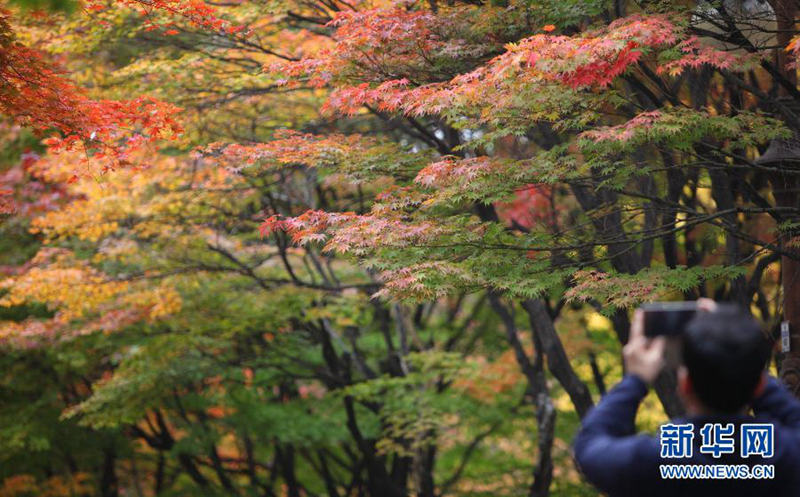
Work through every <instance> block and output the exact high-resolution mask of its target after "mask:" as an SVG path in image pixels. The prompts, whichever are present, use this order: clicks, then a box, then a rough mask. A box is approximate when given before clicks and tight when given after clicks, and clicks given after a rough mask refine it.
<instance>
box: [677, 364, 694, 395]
mask: <svg viewBox="0 0 800 497" xmlns="http://www.w3.org/2000/svg"><path fill="white" fill-rule="evenodd" d="M678 392H679V393H680V394H681V396H682V397H683V398H688V397H691V395H692V394H693V393H694V388H692V380H691V378H689V370H688V369H686V366H679V367H678Z"/></svg>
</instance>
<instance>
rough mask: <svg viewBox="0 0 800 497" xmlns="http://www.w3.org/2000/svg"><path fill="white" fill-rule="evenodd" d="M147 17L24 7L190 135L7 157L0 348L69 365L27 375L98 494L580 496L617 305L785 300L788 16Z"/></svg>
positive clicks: (396, 11) (774, 11)
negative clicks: (32, 251)
mask: <svg viewBox="0 0 800 497" xmlns="http://www.w3.org/2000/svg"><path fill="white" fill-rule="evenodd" d="M141 5H142V4H138V3H135V2H123V3H120V4H112V5H109V6H108V7H104V8H100V5H99V4H98V5H97V6H96V8H93V9H92V11H91V12H90V13H88V14H86V17H80V18H71V19H69V20H66V21H64V22H60V23H57V24H56V25H55V26H52V25H49V26H47V29H49V30H50V32H53V31H55V32H57V33H58V36H56V37H45V36H43V35H42V32H43V31H42V26H41V25H37V23H35V22H31V23H29V24H28V25H26V26H24V27H20V28H19V29H20V33H23V34H24V35H25V36H29V37H31V38H32V39H36V40H38V42H39V44H40V47H39V48H40V50H42V51H43V52H44V51H56V50H58V51H59V52H60V53H64V54H66V56H65V57H64V58H65V61H64V65H65V67H67V68H68V69H73V70H74V69H76V68H85V67H86V61H87V60H91V61H92V65H91V68H92V70H91V71H86V70H83V71H76V74H79V75H78V76H76V77H77V79H78V80H79V81H78V82H79V83H80V84H81V85H84V86H87V87H92V88H96V89H97V90H96V92H97V93H98V97H102V98H108V99H120V98H121V97H122V96H124V95H129V94H131V93H133V94H151V95H152V96H153V100H150V99H148V100H139V102H140V103H139V104H138V105H144V106H147V105H151V104H152V105H157V106H158V107H157V109H158V111H157V112H158V115H159V116H163V118H164V119H170V120H172V119H174V116H173V115H172V112H171V111H168V110H165V109H169V108H168V107H162V105H166V104H160V103H158V104H156V103H155V102H162V101H164V102H172V103H173V104H175V105H180V106H181V107H183V108H184V109H185V111H184V113H183V115H182V118H183V119H182V122H183V123H184V126H185V127H186V130H185V133H184V134H183V135H181V136H180V137H179V138H178V139H177V140H174V141H173V142H172V143H171V145H170V148H168V149H164V150H162V151H160V152H159V151H158V150H156V147H157V146H158V145H159V143H157V141H153V142H152V143H150V142H149V143H143V144H141V146H139V147H137V148H135V149H131V150H126V151H125V152H124V159H125V164H129V165H130V166H133V167H127V168H116V167H115V169H118V170H116V171H114V172H113V173H109V174H105V175H103V176H101V177H99V178H92V177H88V176H80V177H74V178H73V175H74V174H75V173H74V169H75V165H76V164H81V161H82V160H83V158H82V157H81V154H80V153H79V148H77V147H71V148H70V147H65V148H63V149H58V148H56V149H51V150H49V151H47V153H46V154H45V155H44V156H43V158H42V159H41V160H38V161H36V163H35V164H31V165H29V166H28V169H27V170H28V171H29V174H30V176H31V177H32V179H33V180H34V181H38V182H41V183H42V184H46V185H51V184H52V185H59V186H58V188H62V189H63V190H64V194H65V195H66V200H63V202H65V203H64V205H63V206H60V207H59V208H57V209H54V210H48V211H47V212H45V213H43V214H40V213H36V212H31V213H30V214H28V213H25V214H24V215H26V216H28V217H30V218H33V219H32V221H31V223H32V224H31V227H32V230H33V232H34V234H35V235H36V236H37V237H38V240H39V241H41V242H42V243H44V244H45V245H44V247H45V248H44V249H43V250H39V251H38V252H39V253H38V255H37V256H35V257H34V258H33V259H32V260H31V261H30V262H29V263H28V264H26V265H25V266H23V267H22V268H19V269H14V270H13V274H11V275H10V277H9V278H8V279H7V280H6V281H5V283H4V284H3V287H4V289H5V292H6V293H5V294H4V295H3V296H2V297H0V298H1V299H2V300H1V301H0V303H2V304H4V305H6V306H9V309H11V311H14V312H15V313H16V318H15V319H12V320H10V322H8V323H6V324H5V325H3V328H2V329H3V334H4V337H5V341H6V346H7V347H13V348H14V350H17V351H19V350H24V349H21V346H23V345H24V346H25V347H28V348H29V352H27V353H26V352H19V353H20V354H23V357H25V360H28V357H29V355H31V356H33V355H35V354H38V353H39V351H52V353H54V354H55V355H56V357H55V358H47V363H48V364H54V363H55V364H59V363H58V361H59V360H60V359H58V358H59V357H62V356H64V355H65V354H66V355H69V354H68V352H69V353H70V354H78V355H81V356H85V357H86V358H87V359H86V360H84V361H83V362H82V365H81V367H80V368H77V371H76V370H75V368H67V370H66V372H65V373H64V374H63V375H61V376H58V377H57V380H53V383H52V385H51V386H50V387H48V388H52V391H54V392H55V391H59V390H61V389H63V390H64V391H71V390H75V388H74V384H75V383H76V381H77V380H76V379H75V377H76V375H80V376H82V379H81V381H83V385H84V386H85V388H83V387H82V388H81V389H78V390H77V391H75V393H74V394H72V395H71V396H63V395H62V396H63V397H64V399H65V400H63V401H62V402H61V403H60V404H58V405H59V406H60V408H62V409H65V411H64V415H63V417H64V419H65V421H64V423H65V425H63V427H64V429H65V430H67V431H68V432H69V433H70V434H75V433H84V432H82V431H77V430H88V432H89V433H93V434H104V435H103V436H104V437H107V438H103V437H100V436H98V438H97V440H98V441H99V442H102V443H99V444H98V448H91V447H87V448H86V449H87V455H82V456H81V460H80V461H77V462H76V465H77V467H76V468H75V469H72V468H70V469H69V471H68V472H69V473H74V474H78V473H84V472H85V473H87V474H94V475H96V476H95V477H94V481H95V484H96V485H97V488H102V489H104V490H103V492H104V493H105V494H107V495H112V494H113V493H114V492H115V490H114V489H116V488H119V486H120V485H122V486H125V487H130V488H135V489H136V491H137V492H138V493H139V494H141V495H157V494H162V495H165V494H167V493H170V492H174V493H181V494H183V495H186V494H194V493H197V494H202V495H208V494H209V493H211V494H215V493H217V494H222V495H244V494H248V493H252V494H259V495H261V494H263V495H277V494H287V495H292V496H294V495H297V496H299V495H323V494H327V495H329V496H338V495H351V494H358V495H408V494H415V495H425V496H434V495H437V496H438V495H444V494H447V493H464V494H480V493H482V492H491V493H493V494H498V493H499V494H505V493H508V494H512V493H519V492H520V490H519V489H520V488H525V490H524V491H525V492H526V493H527V494H528V495H532V496H533V495H547V494H548V493H549V492H550V490H551V489H553V490H555V491H559V492H565V493H567V492H570V491H577V490H576V488H577V487H580V484H579V483H577V477H576V475H575V473H574V469H571V466H570V463H569V456H568V454H567V453H566V451H565V450H564V446H565V445H566V444H565V443H564V442H565V441H568V440H569V437H570V436H571V435H570V433H571V431H572V430H573V429H574V426H575V424H576V423H577V421H578V419H579V417H580V416H582V415H583V414H584V413H585V412H586V411H587V410H588V409H589V408H590V407H591V405H592V403H593V394H594V393H602V392H603V391H604V390H605V385H606V383H607V382H608V381H611V380H612V379H613V378H614V377H615V376H618V375H619V373H620V365H619V361H618V360H617V356H618V352H619V345H620V344H621V343H624V342H625V341H626V340H627V333H628V326H629V321H628V309H630V308H631V307H632V306H635V305H637V304H638V303H640V302H642V301H646V300H653V299H656V298H696V297H699V296H713V297H715V298H717V299H720V300H730V301H735V302H738V303H740V304H741V305H743V306H745V307H746V308H748V309H750V310H751V312H753V313H754V314H756V315H757V316H758V317H760V318H761V319H762V320H764V321H765V322H766V323H767V325H768V329H769V330H770V332H771V333H772V334H773V336H775V334H776V333H777V325H778V322H779V321H780V320H781V314H782V313H784V314H786V316H787V317H788V318H789V319H790V320H794V319H795V317H792V316H793V314H792V312H794V311H793V309H794V308H793V307H792V306H791V304H793V303H794V300H793V297H792V296H793V290H792V288H793V287H792V286H791V278H792V277H791V274H793V273H792V271H794V269H792V268H794V264H795V263H794V262H792V261H795V260H796V259H797V256H796V253H795V250H794V248H793V247H794V246H795V244H796V243H795V238H796V223H797V215H798V208H800V206H798V205H797V203H796V198H797V197H796V182H795V181H794V179H793V178H795V177H796V175H797V169H796V166H795V164H794V163H793V160H794V158H793V157H791V156H790V157H787V156H785V154H784V155H782V156H781V157H780V160H779V161H774V160H770V152H769V150H770V148H771V149H772V150H775V149H776V147H779V146H781V144H786V143H791V141H792V140H793V137H794V135H795V134H796V133H797V127H798V121H797V117H796V115H795V110H794V106H793V105H792V103H793V102H794V100H795V99H796V98H797V96H798V95H800V94H798V90H797V88H796V82H795V78H794V77H793V76H792V74H793V70H794V69H792V67H793V63H794V62H793V58H794V55H793V50H795V48H796V47H797V45H798V44H797V43H796V42H794V41H792V40H793V38H794V35H795V34H796V32H795V29H794V21H795V14H794V11H793V10H791V9H788V7H786V6H785V5H784V4H782V3H777V2H776V3H774V4H770V5H771V8H767V7H760V8H759V9H756V10H748V8H749V7H748V5H749V4H744V3H738V2H733V1H731V2H716V3H702V4H694V3H690V2H687V3H681V4H680V6H676V5H675V4H673V3H668V4H664V3H662V2H645V3H643V4H634V3H632V2H631V3H629V2H613V3H611V2H585V1H582V2H564V1H560V2H550V1H536V2H532V1H531V2H528V1H519V2H517V1H511V2H496V3H490V4H485V3H483V2H449V3H446V4H441V3H438V2H433V1H431V2H427V3H426V2H414V3H407V2H406V3H390V4H385V5H384V4H375V5H373V4H361V3H351V2H331V1H327V0H326V1H320V2H302V3H293V2H286V3H280V4H276V5H272V4H271V6H270V9H271V10H269V12H268V13H265V12H266V8H265V7H264V6H262V5H259V4H257V3H256V4H253V3H243V4H236V5H229V6H228V5H226V6H219V7H218V8H216V9H213V10H212V9H211V8H210V7H208V6H205V5H201V4H195V3H187V4H183V3H172V2H165V3H153V4H152V5H151V4H147V5H146V6H145V7H146V8H145V10H146V12H145V16H144V17H142V16H141V12H139V11H140V10H141ZM786 5H788V4H786ZM787 9H788V10H787ZM776 25H777V26H779V28H775V26H776ZM776 33H779V35H776ZM56 40H57V41H56ZM787 48H788V51H787V50H786V49H787ZM164 75H168V76H169V77H168V78H165V77H164ZM155 98H157V99H158V100H155ZM142 102H144V103H142ZM114 105H117V104H114ZM112 107H113V106H112ZM76 108H77V107H76ZM113 108H119V109H123V110H120V112H121V114H119V116H122V117H121V118H120V119H117V117H114V119H117V120H116V121H114V120H113V119H112V121H113V122H118V121H119V122H123V121H124V122H128V121H126V119H128V118H127V117H124V116H126V115H127V114H125V111H124V107H122V108H120V107H113ZM136 109H138V110H141V108H140V107H136ZM115 116H117V114H115ZM137 122H138V121H137ZM159 122H162V121H159ZM164 122H166V121H164ZM171 122H173V121H170V123H171ZM140 125H142V126H145V127H146V126H147V125H146V124H140ZM169 126H172V124H169ZM84 128H85V129H89V128H86V127H83V128H81V129H84ZM160 128H161V124H157V125H156V124H154V125H152V126H150V127H149V128H147V129H153V130H154V132H153V133H148V135H152V136H153V137H158V136H161V135H160V132H159V130H160ZM118 132H119V130H115V131H113V133H118ZM167 135H168V136H171V135H172V133H171V132H170V133H167ZM109 136H113V137H117V136H119V135H117V134H112V135H109ZM90 138H91V136H90ZM79 141H80V140H77V139H76V141H75V143H79ZM145 141H146V140H145ZM770 144H771V145H770ZM773 155H774V154H773ZM97 160H103V157H102V152H101V156H100V157H99V159H97ZM141 165H146V166H148V167H136V166H141ZM48 188H49V186H48ZM20 212H21V211H20ZM781 271H782V274H783V276H782V277H783V279H781V276H780V274H781ZM787 275H788V276H787ZM780 302H786V304H785V305H784V306H783V307H782V306H781V305H780ZM42 304H44V307H43V308H42V307H37V306H42ZM601 316H606V318H607V319H606V318H603V317H601ZM797 326H800V323H798V324H797ZM797 326H795V329H800V328H797ZM586 327H588V329H589V331H588V332H587V331H585V329H584V328H586ZM795 349H796V348H795ZM15 357H16V356H15ZM781 359H782V357H781V356H780V355H779V354H776V360H777V361H780V360H781ZM15 360H16V361H21V360H22V359H15ZM787 361H788V360H787ZM785 364H789V365H790V362H787V363H785ZM512 366H513V367H512ZM784 369H785V370H788V371H791V369H790V368H786V367H785V368H784ZM28 381H31V380H28ZM37 381H38V380H37ZM656 390H657V392H658V395H659V398H660V401H661V404H662V406H663V410H664V411H665V412H666V414H667V415H674V414H677V413H679V412H680V409H681V406H680V404H679V402H678V401H677V399H676V397H675V394H674V378H673V377H672V376H671V375H670V374H669V373H665V374H664V375H662V377H661V378H659V380H658V382H657V384H656ZM9 395H11V396H12V397H14V398H19V397H20V395H21V394H20V393H13V394H9ZM649 411H657V409H655V408H653V407H651V408H650V409H649ZM76 423H77V424H76ZM60 426H61V425H60ZM37 430H40V428H31V430H30V432H31V433H32V432H35V431H37ZM485 447H491V448H492V449H494V450H495V452H494V453H493V452H492V451H491V450H488V449H485ZM498 448H500V449H499V450H498ZM14 450H19V449H14ZM12 452H13V451H12ZM46 454H47V456H45V457H44V458H43V459H44V460H45V461H49V460H52V458H53V457H54V456H53V455H52V454H50V453H49V452H46ZM497 454H500V455H497ZM97 460H101V461H105V464H104V465H103V464H101V465H98V464H96V463H94V462H90V461H97ZM85 462H88V464H78V463H85ZM46 464H47V463H43V465H37V464H32V465H31V468H30V469H26V471H28V472H30V473H32V474H35V475H36V477H37V481H44V478H43V475H44V474H52V472H53V470H52V469H47V470H46V469H43V468H44V467H45V466H46ZM84 466H85V467H84ZM104 468H105V469H104ZM108 468H110V469H108ZM486 468H489V471H490V473H491V474H492V476H491V477H486V474H485V473H486ZM498 468H502V470H499V471H498ZM48 471H49V473H48ZM56 472H58V471H56ZM506 474H507V475H509V476H508V478H505V477H504V475H506ZM14 481H15V480H12V483H13V482H14ZM25 481H28V480H25ZM114 482H116V483H114ZM571 485H575V487H572V486H571Z"/></svg>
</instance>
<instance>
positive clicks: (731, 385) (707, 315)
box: [682, 304, 771, 413]
mask: <svg viewBox="0 0 800 497" xmlns="http://www.w3.org/2000/svg"><path fill="white" fill-rule="evenodd" d="M770 351H771V347H770V344H769V342H768V341H767V338H766V336H765V334H764V332H763V331H762V330H761V325H759V323H758V322H757V321H756V320H755V319H754V318H753V317H752V316H750V315H749V314H747V313H745V312H744V311H742V310H741V309H740V308H739V307H737V306H734V305H730V304H720V305H719V306H718V307H717V309H716V310H715V311H714V312H702V311H701V312H698V313H697V315H696V316H695V317H694V318H693V319H692V320H691V321H690V322H689V324H687V325H686V330H685V332H684V336H683V344H682V358H683V364H684V365H685V366H686V369H687V370H688V371H689V379H690V380H691V382H692V387H693V389H694V391H695V393H696V394H697V397H698V398H699V399H700V400H701V401H702V402H703V403H704V404H705V405H706V406H707V407H708V408H710V409H713V410H715V411H719V412H723V413H733V412H736V411H737V410H739V409H741V408H742V407H744V406H745V405H746V404H747V403H748V402H750V400H752V397H753V392H754V391H755V389H756V386H758V382H759V379H760V378H761V373H762V371H763V370H764V366H765V365H766V362H767V360H768V359H769V356H770Z"/></svg>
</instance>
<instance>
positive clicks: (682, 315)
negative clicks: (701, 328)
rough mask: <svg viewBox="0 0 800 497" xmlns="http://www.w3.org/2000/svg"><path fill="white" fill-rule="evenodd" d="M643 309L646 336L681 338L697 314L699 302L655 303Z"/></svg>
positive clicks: (646, 305) (645, 305)
mask: <svg viewBox="0 0 800 497" xmlns="http://www.w3.org/2000/svg"><path fill="white" fill-rule="evenodd" d="M641 309H642V311H644V335H645V336H648V337H656V336H662V335H664V336H680V335H681V334H682V333H683V330H684V329H685V328H686V325H687V324H688V323H689V321H691V320H692V318H693V317H694V315H695V314H696V313H697V302H695V301H688V302H653V303H651V304H644V305H642V307H641Z"/></svg>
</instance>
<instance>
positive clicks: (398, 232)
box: [260, 210, 445, 254]
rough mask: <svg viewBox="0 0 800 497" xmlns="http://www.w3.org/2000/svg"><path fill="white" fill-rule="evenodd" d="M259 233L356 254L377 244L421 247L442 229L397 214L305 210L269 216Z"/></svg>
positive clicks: (435, 225)
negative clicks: (295, 214) (285, 236)
mask: <svg viewBox="0 0 800 497" xmlns="http://www.w3.org/2000/svg"><path fill="white" fill-rule="evenodd" d="M260 231H261V236H268V235H270V234H271V233H273V232H275V231H283V232H285V233H287V234H288V235H289V236H291V238H292V241H293V242H294V243H296V244H306V243H312V242H325V246H324V249H323V250H325V251H328V252H340V253H344V252H350V253H354V254H358V253H361V252H364V251H368V250H373V249H375V248H376V243H377V242H378V241H380V244H381V245H383V246H389V247H408V246H412V245H419V244H423V243H425V242H428V241H430V240H433V239H435V238H437V237H439V236H441V235H442V234H443V233H444V232H445V228H444V227H442V226H440V225H437V224H435V223H433V222H429V221H425V222H418V223H415V224H409V223H407V222H404V221H403V220H402V219H400V217H399V216H398V215H397V214H395V215H394V216H390V215H389V213H381V214H380V215H370V214H368V215H358V214H355V213H353V212H325V211H320V210H309V211H306V212H304V213H303V214H301V215H299V216H296V217H288V218H286V217H282V216H270V217H269V218H267V219H266V220H265V221H264V223H263V224H262V225H261V227H260Z"/></svg>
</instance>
